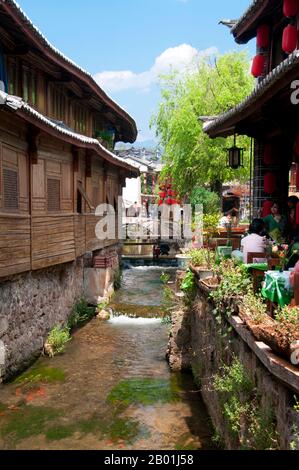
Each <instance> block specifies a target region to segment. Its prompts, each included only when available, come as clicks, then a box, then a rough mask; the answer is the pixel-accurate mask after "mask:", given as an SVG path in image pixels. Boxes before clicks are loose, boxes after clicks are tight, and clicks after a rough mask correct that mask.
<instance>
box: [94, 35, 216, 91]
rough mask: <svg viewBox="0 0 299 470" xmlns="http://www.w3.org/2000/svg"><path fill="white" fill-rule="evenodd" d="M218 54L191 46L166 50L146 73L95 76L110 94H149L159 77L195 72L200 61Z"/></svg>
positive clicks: (99, 74)
mask: <svg viewBox="0 0 299 470" xmlns="http://www.w3.org/2000/svg"><path fill="white" fill-rule="evenodd" d="M214 54H217V48H216V47H210V48H209V49H206V50H203V51H199V50H197V49H196V48H195V47H192V46H190V45H189V44H181V45H180V46H176V47H171V48H169V49H166V50H165V51H164V52H163V53H162V54H161V55H159V56H158V57H157V58H156V59H155V62H154V64H153V66H152V67H151V68H150V69H149V70H146V71H145V72H141V73H135V72H132V71H131V70H120V71H104V72H99V73H97V74H96V75H95V76H94V79H95V80H96V82H97V83H98V84H99V85H100V86H101V87H102V88H103V89H104V90H106V91H107V92H108V93H109V92H110V93H113V92H118V91H123V90H129V89H136V90H139V91H140V92H147V91H149V90H150V88H151V86H152V85H154V84H155V83H157V82H158V79H159V76H160V75H162V74H166V73H168V72H170V71H171V70H175V71H179V72H182V73H183V72H185V71H187V70H192V69H193V70H194V68H195V67H196V65H197V63H198V61H199V60H200V59H201V58H203V57H207V56H210V55H214Z"/></svg>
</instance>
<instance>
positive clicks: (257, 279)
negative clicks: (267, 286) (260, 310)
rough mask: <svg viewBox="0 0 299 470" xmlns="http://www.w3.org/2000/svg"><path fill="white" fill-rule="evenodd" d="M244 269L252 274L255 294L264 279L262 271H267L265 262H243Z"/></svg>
mask: <svg viewBox="0 0 299 470" xmlns="http://www.w3.org/2000/svg"><path fill="white" fill-rule="evenodd" d="M244 267H245V269H246V270H247V271H248V272H250V273H251V274H252V280H253V291H254V293H255V294H257V293H258V292H259V291H260V289H261V285H262V282H263V280H264V273H265V272H266V271H268V264H267V263H250V264H244Z"/></svg>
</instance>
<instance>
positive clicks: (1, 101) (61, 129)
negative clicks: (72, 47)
mask: <svg viewBox="0 0 299 470" xmlns="http://www.w3.org/2000/svg"><path fill="white" fill-rule="evenodd" d="M0 106H4V107H6V108H7V109H10V110H11V111H14V112H17V111H19V110H22V111H23V112H25V113H26V114H28V115H29V116H30V117H32V118H34V119H35V120H36V121H37V122H40V123H42V124H44V125H46V126H47V127H48V128H49V129H53V130H55V131H57V132H58V133H59V134H60V135H61V137H63V136H65V137H70V138H71V139H73V140H74V141H77V142H78V145H80V144H81V145H82V144H83V145H84V144H87V145H91V146H92V147H93V148H94V149H95V151H97V150H98V151H99V150H101V154H104V155H105V154H106V155H107V159H109V160H110V161H111V162H112V163H115V165H118V164H121V166H124V167H126V168H127V169H129V170H131V171H134V170H135V171H136V169H137V170H138V168H139V167H138V165H137V164H136V165H134V164H133V163H132V162H130V164H129V163H128V162H127V161H126V160H125V159H123V158H121V157H118V156H117V155H115V154H114V153H112V152H110V151H109V150H107V149H106V148H105V147H104V146H103V145H101V143H100V142H99V141H98V140H97V139H93V138H91V137H87V136H85V135H81V134H78V133H76V132H74V131H73V130H71V129H70V128H68V127H67V126H65V125H63V123H62V122H60V121H55V120H52V119H49V118H48V117H46V116H44V115H43V114H41V113H39V112H38V111H36V110H35V109H33V108H32V107H31V106H29V104H28V103H26V102H25V101H23V100H22V98H19V97H18V96H12V95H8V94H7V93H4V92H2V91H0Z"/></svg>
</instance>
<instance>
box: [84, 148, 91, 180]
mask: <svg viewBox="0 0 299 470" xmlns="http://www.w3.org/2000/svg"><path fill="white" fill-rule="evenodd" d="M91 162H92V152H91V151H89V150H87V151H86V170H85V171H86V178H91Z"/></svg>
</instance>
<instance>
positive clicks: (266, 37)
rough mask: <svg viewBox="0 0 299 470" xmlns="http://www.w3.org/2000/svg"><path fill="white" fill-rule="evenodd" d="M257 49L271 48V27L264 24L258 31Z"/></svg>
mask: <svg viewBox="0 0 299 470" xmlns="http://www.w3.org/2000/svg"><path fill="white" fill-rule="evenodd" d="M256 43H257V47H259V48H260V49H264V48H267V47H269V44H270V27H269V26H268V25H267V24H262V25H261V26H259V27H258V29H257V36H256Z"/></svg>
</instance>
